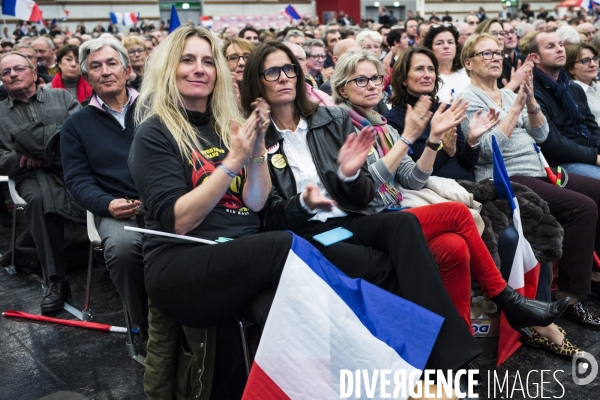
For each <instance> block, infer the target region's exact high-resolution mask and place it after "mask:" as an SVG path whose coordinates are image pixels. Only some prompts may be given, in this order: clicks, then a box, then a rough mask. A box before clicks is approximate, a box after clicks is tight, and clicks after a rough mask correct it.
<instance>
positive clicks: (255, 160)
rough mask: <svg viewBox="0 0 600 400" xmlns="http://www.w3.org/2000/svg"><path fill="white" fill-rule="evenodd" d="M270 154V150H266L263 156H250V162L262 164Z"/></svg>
mask: <svg viewBox="0 0 600 400" xmlns="http://www.w3.org/2000/svg"><path fill="white" fill-rule="evenodd" d="M268 154H269V151H268V150H265V154H263V155H262V156H261V157H250V162H251V163H256V164H262V163H264V162H265V161H267V155H268Z"/></svg>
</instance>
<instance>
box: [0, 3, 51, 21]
mask: <svg viewBox="0 0 600 400" xmlns="http://www.w3.org/2000/svg"><path fill="white" fill-rule="evenodd" d="M2 14H3V15H10V16H13V17H16V18H17V19H20V20H23V21H32V22H37V21H40V20H41V19H43V16H42V11H41V10H40V9H39V7H38V5H37V4H36V3H35V1H32V0H2Z"/></svg>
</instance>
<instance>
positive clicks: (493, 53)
mask: <svg viewBox="0 0 600 400" xmlns="http://www.w3.org/2000/svg"><path fill="white" fill-rule="evenodd" d="M479 55H480V56H481V58H483V59H484V60H491V59H492V57H494V56H496V57H497V58H499V59H503V58H504V52H503V51H502V50H496V51H491V50H484V51H480V52H479V53H475V54H473V57H475V56H479Z"/></svg>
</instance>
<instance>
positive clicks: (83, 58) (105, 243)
mask: <svg viewBox="0 0 600 400" xmlns="http://www.w3.org/2000/svg"><path fill="white" fill-rule="evenodd" d="M79 64H80V68H81V75H82V76H83V78H84V79H85V80H86V81H87V82H88V83H89V84H90V86H92V89H93V91H94V93H93V95H92V97H91V100H90V103H89V105H88V106H86V107H85V108H83V109H82V110H81V111H80V112H79V113H78V114H75V115H73V116H71V117H70V118H68V119H67V120H66V121H65V123H64V125H63V128H62V131H61V137H60V144H61V150H62V162H63V169H64V176H65V183H66V185H67V188H68V189H69V192H70V193H71V194H72V195H73V197H75V199H76V200H77V202H78V203H79V204H80V205H81V206H82V207H84V208H85V209H87V210H88V211H90V212H92V213H93V214H94V216H95V223H96V228H97V229H98V233H99V234H100V238H101V239H102V247H103V249H104V259H105V261H106V268H107V269H108V270H109V272H110V277H111V279H112V280H113V282H114V284H115V286H116V287H117V289H118V291H119V293H120V294H121V297H122V298H123V300H124V302H125V305H126V306H127V309H128V311H129V315H130V317H131V322H132V323H133V324H134V325H137V326H139V327H140V332H141V333H142V336H143V337H145V336H146V335H147V330H148V324H147V314H148V301H147V296H146V290H145V287H144V265H143V260H142V241H141V239H142V236H141V234H140V233H137V232H133V231H126V230H125V229H124V227H126V226H131V227H137V228H139V227H143V218H142V216H141V215H140V207H141V202H140V200H139V197H140V196H139V193H138V191H137V189H136V187H135V184H134V182H133V178H132V177H131V173H130V172H129V168H128V166H127V158H128V156H129V148H130V147H131V142H132V140H133V132H134V128H135V124H134V116H133V114H134V109H135V100H136V98H137V96H138V93H137V92H136V91H135V89H133V88H131V87H127V86H126V83H127V79H128V78H129V75H130V74H131V66H130V64H129V57H128V56H127V50H125V48H124V47H123V46H122V45H121V44H120V43H119V42H117V41H115V40H114V39H112V40H103V39H94V40H90V41H88V42H85V43H84V44H82V45H81V47H80V48H79Z"/></svg>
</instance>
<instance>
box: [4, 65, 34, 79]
mask: <svg viewBox="0 0 600 400" xmlns="http://www.w3.org/2000/svg"><path fill="white" fill-rule="evenodd" d="M27 68H30V69H33V68H31V67H30V66H28V65H27V66H25V65H17V66H16V67H12V68H4V69H3V70H2V72H1V73H0V74H1V75H2V77H3V78H4V77H5V76H9V75H10V71H15V72H16V73H17V74H22V73H23V72H25V71H27Z"/></svg>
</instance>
